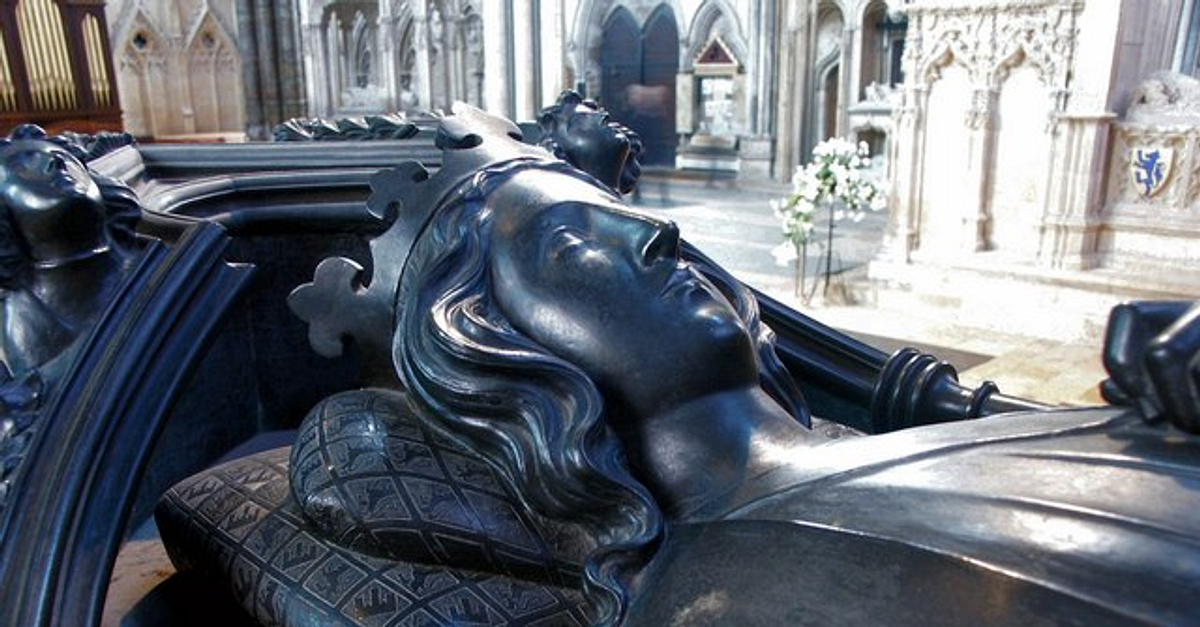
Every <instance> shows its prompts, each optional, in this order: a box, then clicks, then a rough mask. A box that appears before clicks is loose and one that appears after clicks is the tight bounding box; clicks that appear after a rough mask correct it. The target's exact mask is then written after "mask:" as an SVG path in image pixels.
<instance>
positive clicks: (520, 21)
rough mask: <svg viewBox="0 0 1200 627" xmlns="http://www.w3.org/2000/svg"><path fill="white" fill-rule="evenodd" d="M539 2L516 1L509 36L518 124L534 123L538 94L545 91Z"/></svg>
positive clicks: (513, 6) (513, 3)
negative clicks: (542, 87) (542, 75)
mask: <svg viewBox="0 0 1200 627" xmlns="http://www.w3.org/2000/svg"><path fill="white" fill-rule="evenodd" d="M537 4H538V2H537V0H512V5H511V6H512V30H511V32H510V33H509V34H510V36H511V37H512V40H513V65H512V71H513V81H514V87H515V92H514V93H513V105H514V107H515V109H514V110H513V112H512V114H513V118H514V119H517V120H529V119H533V117H534V114H535V113H537V111H538V110H539V109H540V108H541V106H540V103H539V102H538V100H539V99H538V94H539V93H540V91H541V89H540V86H539V83H540V78H541V76H540V74H541V72H540V71H539V69H540V68H539V63H538V62H539V61H540V59H539V56H540V55H538V43H539V38H540V37H541V28H539V25H538V18H539V17H540V15H539V14H538V11H537V10H536V9H537V8H538V7H537V6H536V5H537Z"/></svg>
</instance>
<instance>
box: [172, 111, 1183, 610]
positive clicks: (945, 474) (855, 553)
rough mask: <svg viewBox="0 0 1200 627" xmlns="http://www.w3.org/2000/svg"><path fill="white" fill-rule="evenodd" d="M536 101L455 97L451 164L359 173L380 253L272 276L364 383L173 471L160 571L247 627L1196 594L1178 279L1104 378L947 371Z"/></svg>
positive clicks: (618, 148) (610, 140)
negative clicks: (751, 251)
mask: <svg viewBox="0 0 1200 627" xmlns="http://www.w3.org/2000/svg"><path fill="white" fill-rule="evenodd" d="M541 122H542V127H543V129H542V130H543V133H542V134H543V140H544V142H543V143H544V146H545V147H541V146H535V145H531V144H528V143H525V142H524V141H522V138H523V135H522V133H521V131H520V130H519V129H518V128H517V127H516V126H515V125H513V124H512V123H510V122H508V121H507V120H503V119H500V118H496V117H494V116H491V115H488V114H487V113H484V112H482V111H478V110H476V109H473V108H470V107H465V106H460V107H459V108H457V109H456V110H455V114H454V115H452V116H448V117H446V118H444V119H442V120H439V121H437V122H436V123H435V125H434V126H433V127H430V128H429V130H430V131H431V132H432V135H433V141H434V145H435V146H436V148H437V149H438V151H439V153H440V158H437V159H436V161H437V162H438V163H439V164H440V167H437V168H436V169H435V168H430V167H427V166H426V165H424V164H422V163H418V162H406V163H403V164H401V165H398V166H395V167H392V168H388V169H385V170H382V171H380V172H378V173H376V174H374V175H373V176H372V177H371V179H370V186H371V197H370V200H369V201H368V207H369V208H370V209H371V211H372V212H373V213H374V214H376V215H379V216H382V217H384V218H385V222H386V229H383V230H381V231H379V232H377V233H376V234H375V235H373V236H372V237H371V239H370V258H371V264H370V266H369V268H370V269H369V270H368V269H365V268H364V266H363V265H361V264H359V263H357V262H355V261H352V260H350V259H347V258H344V257H340V256H331V257H328V258H326V259H324V260H323V261H321V262H320V264H319V265H317V266H316V268H315V269H314V271H313V274H312V278H311V280H309V281H307V282H304V283H303V284H302V285H298V286H296V289H295V290H294V291H292V293H291V295H290V296H289V297H288V306H289V307H290V310H291V311H292V312H293V313H294V314H295V315H296V316H298V317H299V318H300V319H303V320H304V322H305V324H306V325H307V328H308V339H309V342H310V344H311V347H312V350H315V351H316V352H318V353H319V354H321V355H324V356H326V357H330V358H333V357H337V356H339V355H342V354H343V351H346V350H354V351H358V352H359V353H361V362H362V364H364V372H363V373H362V375H361V377H360V380H361V381H363V382H364V384H363V385H361V386H360V387H358V389H351V390H348V391H341V392H337V393H334V394H330V395H328V396H327V397H325V398H324V399H322V400H320V401H319V402H317V403H316V405H315V406H313V407H312V408H311V409H309V410H308V411H307V415H306V416H305V418H304V420H303V422H302V423H301V425H300V427H299V430H298V431H297V433H296V436H295V441H294V442H293V443H291V444H290V445H289V446H283V447H281V448H271V449H269V450H264V451H259V452H252V453H249V454H247V455H244V456H240V457H237V458H235V459H232V460H231V461H228V462H226V463H224V464H221V465H218V466H215V467H212V468H210V469H208V470H205V471H203V472H201V473H199V474H196V475H194V476H192V477H190V478H188V479H186V480H184V481H182V482H180V483H178V484H176V485H175V486H174V487H172V488H171V489H170V490H168V491H167V492H166V494H165V495H164V496H163V497H162V499H161V501H160V503H159V505H158V509H157V512H156V518H157V521H158V525H159V529H160V531H161V534H162V538H163V541H164V543H165V544H166V546H167V548H168V551H169V553H170V555H171V558H172V561H173V562H174V563H175V565H176V566H177V568H179V569H180V570H181V571H194V572H197V573H200V574H202V575H204V576H205V577H207V578H209V579H210V580H213V581H216V582H220V584H221V585H223V586H226V587H227V588H228V589H229V590H230V591H231V592H232V593H233V595H234V597H235V598H236V600H237V602H238V603H239V604H240V605H241V607H242V608H244V609H245V610H246V611H247V612H248V613H249V614H251V615H252V616H253V617H254V618H255V619H256V620H258V621H259V622H261V623H262V624H268V625H334V624H338V625H459V624H481V625H589V624H599V625H804V624H813V625H825V624H847V625H875V624H890V625H910V624H911V625H917V624H920V625H929V624H946V625H950V624H954V625H961V624H994V625H1018V624H1019V625H1027V624H1063V623H1068V622H1069V623H1073V624H1089V625H1094V624H1095V625H1099V624H1113V625H1115V624H1128V623H1130V622H1148V623H1161V624H1172V623H1186V622H1191V621H1194V620H1196V619H1197V618H1200V616H1198V614H1197V610H1196V609H1195V607H1194V605H1193V604H1191V603H1189V602H1186V601H1185V600H1184V599H1185V598H1186V597H1187V595H1185V594H1183V592H1184V591H1185V590H1187V589H1193V591H1194V588H1195V586H1196V582H1197V581H1200V572H1197V569H1200V566H1198V565H1200V553H1198V549H1197V547H1200V542H1196V541H1195V539H1196V538H1198V537H1200V519H1197V517H1195V516H1193V515H1189V514H1187V512H1192V511H1194V509H1195V506H1197V505H1200V472H1197V462H1198V461H1200V441H1198V440H1196V439H1195V437H1194V436H1192V435H1190V433H1191V432H1195V431H1197V429H1198V428H1200V421H1197V420H1195V417H1196V416H1197V414H1200V405H1197V404H1194V403H1193V404H1189V402H1190V401H1189V399H1188V398H1186V395H1182V396H1181V394H1179V393H1176V392H1174V391H1172V390H1173V389H1174V388H1173V387H1172V386H1173V382H1178V381H1179V379H1175V378H1173V377H1178V376H1185V377H1186V376H1192V375H1190V374H1189V373H1190V370H1187V368H1186V367H1184V368H1183V369H1182V370H1180V368H1179V367H1178V365H1179V363H1180V362H1179V361H1178V359H1175V358H1174V357H1173V356H1174V355H1178V354H1186V355H1191V354H1194V352H1195V350H1196V349H1197V348H1198V347H1200V343H1198V342H1196V341H1195V338H1193V336H1197V335H1200V333H1197V332H1195V331H1192V330H1191V328H1192V327H1193V326H1195V325H1193V324H1191V322H1192V321H1194V319H1195V318H1196V314H1195V313H1194V312H1192V311H1191V310H1190V309H1189V308H1188V307H1187V305H1186V304H1177V305H1173V306H1169V307H1165V308H1159V307H1157V306H1152V305H1147V304H1142V305H1132V306H1130V307H1128V308H1125V309H1123V310H1121V311H1119V312H1116V313H1115V314H1114V326H1113V327H1112V328H1111V329H1110V335H1109V339H1108V343H1107V345H1106V347H1105V357H1106V360H1107V363H1108V365H1109V367H1110V371H1111V373H1112V379H1111V380H1109V381H1108V382H1106V384H1105V386H1106V388H1105V389H1106V396H1107V398H1108V399H1109V400H1110V401H1112V402H1114V403H1118V405H1114V406H1109V407H1099V408H1089V409H1074V410H1064V409H1057V410H1056V409H1049V408H1045V407H1043V406H1039V405H1038V404H1036V403H1033V402H1028V401H1021V400H1020V399H1011V398H1008V397H1004V396H1003V395H1001V394H999V392H998V391H997V390H996V389H995V386H994V385H991V384H986V385H984V386H981V387H980V388H978V389H967V388H964V387H962V386H960V385H958V383H957V381H956V376H955V374H954V372H953V368H951V367H950V366H949V365H948V364H945V363H944V362H940V361H938V360H936V359H935V358H933V357H931V356H928V355H921V354H919V353H917V352H916V351H912V350H907V351H900V352H899V353H897V354H895V355H892V356H886V355H883V354H881V353H878V351H874V350H873V349H870V348H869V347H866V346H863V345H860V344H858V343H857V342H855V341H853V340H851V339H849V338H846V337H845V336H842V335H841V334H838V333H837V332H836V331H833V330H831V329H828V328H827V327H823V326H822V325H820V324H819V323H816V322H814V321H811V320H809V319H807V318H805V317H803V316H801V315H799V314H796V313H795V312H788V311H787V310H786V309H781V308H780V306H779V305H778V304H775V303H771V302H770V301H763V302H762V303H761V304H760V303H759V301H758V300H757V299H756V296H755V294H754V293H752V292H751V291H750V290H749V289H748V288H746V287H744V286H742V285H741V284H740V283H739V282H738V281H736V280H735V279H733V278H732V277H730V276H729V275H728V274H727V273H726V272H724V271H723V270H722V269H721V268H720V267H718V266H716V265H715V264H713V263H712V262H710V261H709V260H708V259H707V258H705V257H704V256H703V255H702V254H700V253H698V252H697V251H695V250H694V249H691V248H690V247H688V246H686V244H685V243H684V242H682V241H681V239H680V233H679V230H678V229H677V228H676V227H675V225H674V224H673V223H671V222H669V221H667V220H663V219H661V218H659V217H658V216H655V215H651V214H646V213H642V212H637V211H634V210H632V209H630V208H629V207H628V206H627V205H625V204H624V203H623V202H622V200H621V196H620V194H621V193H622V192H628V191H629V190H630V189H632V183H631V181H636V177H637V173H638V167H637V156H638V150H639V149H640V143H639V141H638V140H637V138H636V135H633V134H632V133H631V132H629V131H628V129H625V128H624V127H621V126H620V125H618V124H615V123H612V122H610V121H609V120H608V119H607V115H605V114H604V113H603V111H602V110H600V109H599V108H597V107H596V106H595V105H594V103H590V102H588V101H585V100H582V99H580V98H578V97H577V96H570V95H564V97H563V98H562V99H560V101H559V103H558V104H557V105H556V108H554V107H552V108H551V109H550V110H548V111H547V112H546V113H545V114H544V115H543V119H542V120H541ZM568 129H569V130H568ZM301 134H302V133H301ZM768 324H772V325H774V326H775V327H776V329H775V330H774V331H772V329H770V328H768ZM1164 330H1165V331H1167V333H1162V331H1164ZM1180 372H1183V373H1184V374H1183V375H1180V374H1179V373H1180ZM1193 381H1194V379H1193ZM1193 400H1194V399H1193Z"/></svg>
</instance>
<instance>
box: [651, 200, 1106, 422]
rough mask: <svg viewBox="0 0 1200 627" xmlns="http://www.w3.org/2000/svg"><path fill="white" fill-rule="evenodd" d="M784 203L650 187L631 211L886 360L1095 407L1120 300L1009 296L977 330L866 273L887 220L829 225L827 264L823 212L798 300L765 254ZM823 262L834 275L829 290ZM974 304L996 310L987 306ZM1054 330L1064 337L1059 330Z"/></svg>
mask: <svg viewBox="0 0 1200 627" xmlns="http://www.w3.org/2000/svg"><path fill="white" fill-rule="evenodd" d="M786 193H787V188H786V187H785V186H783V185H777V184H770V183H760V184H755V185H751V186H748V185H745V184H741V185H738V184H735V183H733V182H731V181H704V180H694V181H664V180H660V179H655V178H651V180H650V181H649V182H648V184H647V185H646V186H645V188H644V189H643V192H642V195H641V198H640V199H639V200H640V202H639V203H637V206H638V207H640V208H641V209H642V210H644V211H646V212H648V213H651V214H653V215H657V216H659V217H664V218H667V219H670V220H674V221H675V222H676V223H677V224H679V226H680V230H681V232H682V234H683V236H684V238H685V239H687V240H689V241H691V242H692V243H693V244H695V245H696V246H698V247H699V248H701V249H702V250H704V251H705V253H707V254H708V255H709V256H710V257H712V258H713V259H714V260H715V261H717V262H718V263H720V264H722V265H723V266H725V267H726V268H727V269H729V270H730V271H732V272H733V273H734V275H735V276H737V277H738V278H740V279H742V280H743V281H745V282H747V283H749V284H751V285H753V286H755V287H757V288H759V289H760V290H762V291H763V292H765V293H766V294H768V295H770V296H771V297H773V298H775V299H777V300H780V301H782V302H784V303H786V304H789V305H791V306H792V307H794V308H796V309H798V310H800V311H803V312H805V313H806V314H808V315H810V316H812V317H814V318H816V319H818V320H820V321H821V322H823V323H825V324H828V325H830V326H833V327H835V328H838V329H841V330H843V331H846V332H849V333H852V334H855V335H859V336H863V337H867V338H868V341H870V340H869V338H871V337H873V338H877V339H878V341H876V342H875V343H876V344H877V345H878V346H879V347H880V348H883V349H884V350H890V349H894V348H898V347H900V346H902V345H905V344H912V345H914V346H916V347H918V348H920V349H922V350H925V351H927V352H930V353H932V354H934V355H937V356H939V357H941V358H943V359H946V360H947V361H950V362H951V363H953V364H954V365H955V366H956V367H957V368H958V369H959V374H960V378H961V379H962V380H963V381H964V382H965V383H971V382H974V383H978V382H981V381H984V380H992V381H994V382H996V383H997V384H998V385H999V386H1000V390H1001V391H1002V392H1004V393H1006V394H1010V395H1015V396H1022V397H1026V398H1030V399H1033V400H1037V401H1041V402H1044V403H1049V404H1062V405H1073V406H1078V405H1093V404H1097V403H1100V402H1102V401H1101V399H1100V397H1099V393H1098V391H1097V390H1098V387H1097V386H1098V384H1099V382H1100V381H1101V380H1103V379H1104V378H1105V376H1106V375H1105V373H1104V369H1103V366H1102V365H1101V363H1100V347H1101V344H1102V342H1103V325H1102V321H1103V319H1104V316H1105V315H1106V311H1107V308H1108V307H1109V306H1111V304H1115V303H1116V302H1118V300H1119V299H1117V298H1116V297H1113V299H1112V300H1111V301H1105V300H1103V299H1097V300H1096V301H1094V302H1091V301H1089V302H1087V303H1084V304H1082V305H1079V306H1075V307H1064V306H1062V303H1061V302H1060V301H1061V300H1062V299H1061V298H1059V297H1058V296H1057V295H1056V293H1053V292H1050V293H1047V294H1044V295H1039V296H1038V297H1036V298H1033V299H1030V298H1029V297H1027V296H1022V297H1018V296H1015V295H1014V296H1013V297H1011V298H1008V299H1007V300H1008V301H1009V302H1010V303H1021V304H1020V305H1019V306H1016V307H1014V311H1013V312H1012V313H1008V314H1006V315H1004V316H1000V322H999V323H996V322H993V323H991V324H988V325H986V326H984V325H982V323H981V322H980V321H979V319H980V318H981V317H980V316H972V315H969V314H971V313H972V312H970V311H968V310H966V309H965V308H964V307H963V305H962V303H963V302H966V301H964V300H963V299H946V298H943V297H939V296H937V295H933V294H931V295H923V294H915V293H911V291H910V290H905V289H904V288H892V287H888V286H886V285H880V284H877V283H873V282H871V281H870V280H869V279H868V267H869V265H870V263H871V261H872V260H873V259H874V258H875V256H876V255H877V253H878V252H879V248H880V244H881V241H882V235H883V228H884V220H885V216H884V215H883V214H882V213H868V214H866V215H865V217H864V219H862V220H861V221H858V222H852V221H849V220H846V221H842V222H838V223H836V225H835V227H834V229H833V238H832V241H833V246H832V249H833V254H832V255H828V256H826V254H825V252H826V251H825V246H826V242H827V241H828V239H827V234H828V231H827V230H826V228H825V227H826V225H827V224H828V222H827V221H826V215H827V214H824V213H818V214H817V216H816V220H815V222H816V226H817V228H816V231H815V232H814V241H813V242H812V243H811V244H810V246H809V250H808V256H807V259H806V263H805V268H806V270H807V272H806V276H805V280H804V283H803V286H802V287H803V289H802V290H801V291H802V292H803V294H798V290H797V282H796V272H795V269H794V267H783V266H780V265H778V264H777V263H776V262H775V259H774V257H773V256H772V255H771V250H772V249H773V248H775V247H776V246H778V245H779V243H780V242H781V241H782V239H781V235H780V230H779V222H778V220H777V219H776V218H775V216H774V215H773V213H772V212H771V209H770V207H769V205H768V202H769V201H770V200H771V199H773V198H780V197H782V196H784V195H785V194H786ZM826 259H831V263H830V264H829V265H830V266H832V268H833V273H832V275H831V280H830V281H828V285H829V287H828V288H827V287H826V283H825V275H824V272H823V270H824V268H825V264H826ZM955 280H957V279H956V278H955V277H950V278H947V279H946V281H949V282H953V281H955ZM996 285H998V284H997V283H989V284H987V286H986V287H983V288H981V289H984V290H990V293H988V294H984V295H983V296H988V297H992V298H993V299H1000V298H1003V297H1004V295H1003V294H1001V293H1000V291H1001V290H1005V289H1010V288H1009V287H1005V286H1004V285H1003V284H999V285H1001V286H1000V287H996ZM951 287H952V288H953V287H954V286H951ZM1019 288H1020V286H1013V287H1012V288H1011V289H1013V290H1018V289H1019ZM1016 293H1017V292H1016V291H1014V294H1016ZM972 306H973V307H976V308H992V309H995V308H996V307H997V305H995V304H994V303H992V302H989V301H988V300H986V299H983V304H978V305H972ZM1084 306H1090V307H1092V309H1095V310H1096V311H1094V312H1090V311H1089V313H1091V314H1092V315H1091V319H1094V320H1100V321H1101V323H1100V324H1095V323H1090V324H1086V325H1080V324H1076V322H1077V320H1078V317H1079V316H1080V313H1079V312H1080V307H1084ZM993 313H994V312H993ZM1060 327H1062V328H1065V327H1070V331H1069V332H1068V331H1061V332H1060V331H1059V328H1060ZM956 357H961V359H959V360H956Z"/></svg>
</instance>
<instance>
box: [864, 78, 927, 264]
mask: <svg viewBox="0 0 1200 627" xmlns="http://www.w3.org/2000/svg"><path fill="white" fill-rule="evenodd" d="M928 100H929V87H928V86H927V85H923V84H921V85H914V86H912V87H909V88H908V89H907V90H906V91H905V93H904V100H903V102H902V104H901V105H900V107H898V109H897V112H896V114H895V116H894V119H895V129H896V130H895V133H896V140H895V141H893V142H891V143H890V144H889V154H888V160H889V161H890V162H891V164H893V165H892V166H891V167H892V168H893V169H892V172H893V176H892V178H891V181H890V183H891V185H892V187H891V189H890V190H888V220H887V227H886V230H885V231H884V237H883V247H882V249H881V250H880V253H879V255H878V257H877V261H879V262H883V263H885V264H906V263H908V262H909V260H910V259H909V254H910V253H911V252H912V251H913V249H914V248H915V247H916V244H917V242H916V239H917V234H918V233H920V232H921V229H920V219H921V209H920V186H921V171H920V168H919V167H918V165H919V164H920V163H921V162H922V157H923V154H922V153H923V148H924V146H923V145H922V142H921V141H920V138H921V137H922V136H923V135H924V134H925V128H924V125H925V116H923V115H922V114H921V112H923V111H925V107H926V105H927V103H928ZM871 271H872V273H873V274H874V273H876V267H875V264H874V263H873V264H872V269H871Z"/></svg>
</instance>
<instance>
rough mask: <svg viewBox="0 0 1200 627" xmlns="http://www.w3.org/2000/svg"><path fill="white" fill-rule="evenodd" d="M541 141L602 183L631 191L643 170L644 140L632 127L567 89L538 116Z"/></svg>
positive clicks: (556, 153)
mask: <svg viewBox="0 0 1200 627" xmlns="http://www.w3.org/2000/svg"><path fill="white" fill-rule="evenodd" d="M538 126H539V127H540V128H541V132H542V135H541V139H540V140H539V142H538V143H539V144H540V145H541V146H543V147H545V148H546V149H547V150H549V151H551V152H553V153H554V154H555V156H557V157H558V158H560V159H562V160H564V161H566V162H568V163H570V164H571V165H574V166H575V167H577V168H579V169H580V170H583V171H585V172H587V173H589V174H591V175H592V176H594V177H596V178H597V179H598V180H599V181H600V182H601V183H604V184H605V185H607V186H609V187H610V188H612V189H614V190H616V191H618V192H620V193H622V194H628V193H629V192H631V191H633V188H634V187H635V186H636V185H637V181H638V178H639V177H640V176H641V173H642V166H641V163H640V161H639V159H640V157H641V153H642V140H641V138H640V137H639V136H638V134H637V133H635V132H634V131H633V130H632V129H630V128H628V127H626V126H624V125H622V124H620V123H618V122H615V121H612V120H611V119H609V115H608V112H607V111H605V110H604V109H603V108H602V107H600V106H599V105H598V104H596V102H595V101H593V100H586V99H584V98H583V97H582V96H580V95H579V94H578V93H576V92H574V91H571V90H566V91H564V92H562V94H560V95H559V97H558V101H557V102H555V103H554V104H553V105H550V106H549V107H546V108H545V109H543V110H542V112H541V114H540V115H539V116H538Z"/></svg>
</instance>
